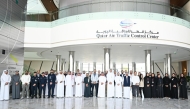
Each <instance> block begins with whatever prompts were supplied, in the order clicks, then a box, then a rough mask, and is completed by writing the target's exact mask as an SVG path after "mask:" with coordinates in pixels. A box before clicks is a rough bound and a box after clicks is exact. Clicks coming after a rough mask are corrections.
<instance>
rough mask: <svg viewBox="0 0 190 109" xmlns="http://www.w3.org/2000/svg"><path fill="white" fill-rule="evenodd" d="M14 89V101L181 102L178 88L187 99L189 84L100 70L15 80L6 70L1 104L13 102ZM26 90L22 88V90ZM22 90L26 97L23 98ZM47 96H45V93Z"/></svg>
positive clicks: (52, 72) (159, 76) (2, 77)
mask: <svg viewBox="0 0 190 109" xmlns="http://www.w3.org/2000/svg"><path fill="white" fill-rule="evenodd" d="M10 84H11V86H12V98H13V99H20V98H22V99H23V98H25V97H26V98H32V99H33V98H37V97H39V98H41V97H43V98H45V95H47V96H48V98H50V97H52V98H54V96H55V95H56V97H58V98H63V97H73V96H75V97H82V96H84V97H92V96H96V97H106V95H107V97H112V98H114V97H117V98H122V97H123V98H127V99H132V98H133V97H138V96H140V97H142V98H163V97H167V98H172V99H178V87H179V89H180V90H179V91H180V95H179V97H180V98H182V99H187V96H188V94H187V81H186V78H185V77H184V75H183V74H181V76H180V78H179V79H178V78H176V75H175V74H172V77H171V79H170V78H169V76H168V74H167V73H166V74H165V77H164V78H162V77H161V75H160V74H159V72H158V73H157V76H155V74H154V73H146V76H145V77H144V76H143V74H141V73H140V72H139V73H138V74H137V72H136V71H135V72H133V71H130V72H129V73H128V72H127V71H125V72H123V71H122V72H121V73H119V72H117V73H116V72H113V71H112V69H110V70H109V71H107V72H106V73H103V72H102V73H101V72H100V71H98V73H96V70H94V71H93V72H90V73H85V72H83V73H80V71H79V70H77V72H76V73H73V72H70V71H69V72H67V73H63V72H62V71H60V72H58V73H57V74H56V73H55V72H54V71H53V70H51V71H50V73H49V74H48V72H42V73H41V74H40V71H37V72H34V73H33V75H30V73H29V72H25V74H23V75H22V76H21V77H20V75H19V72H18V71H16V73H15V75H13V76H12V77H11V76H10V75H9V73H8V70H4V71H3V74H2V76H1V90H0V91H1V92H0V100H9V86H10ZM21 87H22V88H21ZM20 89H22V96H21V97H20V92H21V91H20ZM94 90H95V95H94ZM42 92H43V93H42Z"/></svg>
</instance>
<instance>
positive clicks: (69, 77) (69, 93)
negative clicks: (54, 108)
mask: <svg viewBox="0 0 190 109" xmlns="http://www.w3.org/2000/svg"><path fill="white" fill-rule="evenodd" d="M73 79H74V78H73V77H72V75H71V72H68V75H67V76H66V79H65V86H66V93H65V97H73V85H74V81H73Z"/></svg>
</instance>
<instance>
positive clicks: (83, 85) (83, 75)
mask: <svg viewBox="0 0 190 109" xmlns="http://www.w3.org/2000/svg"><path fill="white" fill-rule="evenodd" d="M85 77H86V74H85V71H83V73H82V95H84V89H85V83H84V78H85Z"/></svg>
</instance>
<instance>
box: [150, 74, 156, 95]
mask: <svg viewBox="0 0 190 109" xmlns="http://www.w3.org/2000/svg"><path fill="white" fill-rule="evenodd" d="M150 84H151V98H156V88H157V87H156V77H155V75H154V73H152V76H151V82H150Z"/></svg>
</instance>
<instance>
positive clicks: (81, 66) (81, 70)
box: [80, 63, 83, 73]
mask: <svg viewBox="0 0 190 109" xmlns="http://www.w3.org/2000/svg"><path fill="white" fill-rule="evenodd" d="M80 72H81V73H83V63H80Z"/></svg>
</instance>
